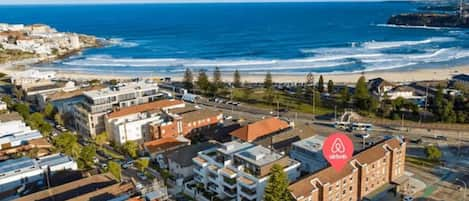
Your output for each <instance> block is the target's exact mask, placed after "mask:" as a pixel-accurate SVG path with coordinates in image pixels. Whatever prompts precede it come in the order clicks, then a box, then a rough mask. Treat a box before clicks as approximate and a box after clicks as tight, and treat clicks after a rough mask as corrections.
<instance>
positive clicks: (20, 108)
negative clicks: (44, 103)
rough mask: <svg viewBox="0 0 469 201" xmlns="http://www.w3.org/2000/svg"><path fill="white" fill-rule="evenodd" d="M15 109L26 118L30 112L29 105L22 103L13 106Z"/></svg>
mask: <svg viewBox="0 0 469 201" xmlns="http://www.w3.org/2000/svg"><path fill="white" fill-rule="evenodd" d="M14 109H15V111H17V112H18V113H19V114H20V115H21V116H22V117H23V118H24V119H28V117H29V115H30V112H29V106H28V105H27V104H24V103H18V104H16V105H15V106H14Z"/></svg>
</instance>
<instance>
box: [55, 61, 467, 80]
mask: <svg viewBox="0 0 469 201" xmlns="http://www.w3.org/2000/svg"><path fill="white" fill-rule="evenodd" d="M461 73H465V74H469V65H464V66H457V67H452V68H448V67H445V68H443V69H437V68H430V69H418V70H398V69H396V70H392V71H372V72H365V73H364V75H365V76H366V78H367V79H371V78H376V77H382V78H384V79H386V80H388V81H391V82H413V81H422V80H446V79H451V77H452V76H453V75H456V74H461ZM194 74H195V73H194ZM361 75H362V73H344V74H325V75H324V80H325V81H327V80H333V81H334V82H335V83H355V82H356V81H357V80H358V78H359V77H360V76H361ZM57 76H58V77H60V78H67V79H129V78H135V76H130V75H129V76H123V75H101V74H85V73H80V72H67V71H59V72H58V74H57ZM209 76H210V74H209ZM272 77H273V80H274V82H304V81H305V80H306V74H305V75H273V76H272ZM316 77H317V78H316V80H317V79H318V78H319V74H316ZM154 78H159V77H158V75H155V76H154ZM171 78H172V79H173V80H175V81H180V80H182V77H181V75H177V76H172V77H171ZM231 78H232V75H231V74H227V75H224V77H223V79H224V81H227V82H230V81H232V79H231ZM241 78H242V80H243V82H245V81H246V82H263V81H264V75H243V73H241Z"/></svg>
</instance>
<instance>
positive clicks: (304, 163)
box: [289, 135, 328, 173]
mask: <svg viewBox="0 0 469 201" xmlns="http://www.w3.org/2000/svg"><path fill="white" fill-rule="evenodd" d="M325 140H326V138H325V137H323V136H320V135H315V136H311V137H309V138H306V139H304V140H300V141H297V142H294V143H292V145H291V149H290V153H289V154H290V157H291V158H293V159H295V160H297V161H299V162H301V171H302V172H305V173H313V172H316V171H318V170H320V169H324V168H326V167H327V165H328V163H327V161H326V160H325V159H324V157H323V154H322V146H323V144H324V141H325Z"/></svg>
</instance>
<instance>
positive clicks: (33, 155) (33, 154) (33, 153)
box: [26, 147, 39, 158]
mask: <svg viewBox="0 0 469 201" xmlns="http://www.w3.org/2000/svg"><path fill="white" fill-rule="evenodd" d="M38 153H39V148H37V147H34V148H32V149H30V150H29V151H28V153H26V156H28V157H29V158H37V154H38Z"/></svg>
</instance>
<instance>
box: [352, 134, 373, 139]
mask: <svg viewBox="0 0 469 201" xmlns="http://www.w3.org/2000/svg"><path fill="white" fill-rule="evenodd" d="M355 136H356V137H359V138H362V139H366V138H369V137H370V134H368V133H358V134H355Z"/></svg>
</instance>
